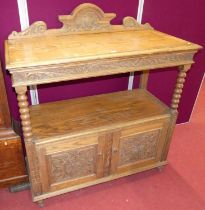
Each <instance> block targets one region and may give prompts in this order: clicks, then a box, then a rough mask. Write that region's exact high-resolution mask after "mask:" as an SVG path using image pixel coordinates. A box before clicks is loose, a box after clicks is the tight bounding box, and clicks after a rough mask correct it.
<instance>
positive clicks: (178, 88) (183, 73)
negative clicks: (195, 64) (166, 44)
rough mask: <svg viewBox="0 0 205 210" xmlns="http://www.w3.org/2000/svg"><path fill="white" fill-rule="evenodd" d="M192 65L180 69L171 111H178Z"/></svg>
mask: <svg viewBox="0 0 205 210" xmlns="http://www.w3.org/2000/svg"><path fill="white" fill-rule="evenodd" d="M190 67H191V65H183V66H180V67H179V73H178V76H177V82H176V85H175V89H174V94H173V96H172V103H171V109H172V110H175V111H176V110H177V108H178V106H179V102H180V98H181V94H182V90H183V87H184V82H185V78H186V73H187V71H188V70H189V69H190Z"/></svg>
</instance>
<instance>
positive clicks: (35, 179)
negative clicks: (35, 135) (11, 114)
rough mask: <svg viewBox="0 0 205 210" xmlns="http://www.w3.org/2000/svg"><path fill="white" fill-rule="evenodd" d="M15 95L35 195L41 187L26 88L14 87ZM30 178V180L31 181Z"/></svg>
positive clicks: (39, 191)
mask: <svg viewBox="0 0 205 210" xmlns="http://www.w3.org/2000/svg"><path fill="white" fill-rule="evenodd" d="M15 90H16V93H17V100H18V106H19V112H20V118H21V125H22V130H23V136H24V141H25V146H26V151H27V158H28V160H29V161H28V162H29V165H28V167H29V173H30V182H31V188H32V189H33V190H32V191H33V192H34V194H35V195H38V194H40V193H41V191H42V189H41V185H40V175H39V173H36V171H39V170H38V167H39V166H38V160H37V155H36V153H35V152H34V151H35V150H34V148H33V147H34V143H33V142H32V128H31V121H30V114H29V104H28V100H27V95H26V92H27V87H24V86H22V87H16V88H15ZM31 177H32V179H31Z"/></svg>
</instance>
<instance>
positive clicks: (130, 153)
mask: <svg viewBox="0 0 205 210" xmlns="http://www.w3.org/2000/svg"><path fill="white" fill-rule="evenodd" d="M167 128H168V122H167V121H166V120H164V121H163V120H160V121H159V120H158V121H155V122H150V123H146V124H139V125H136V126H129V127H126V128H123V129H122V130H121V133H120V137H119V140H118V141H119V143H115V145H114V144H113V154H112V156H113V158H112V159H113V160H112V166H111V169H112V173H124V172H128V171H132V170H135V169H138V168H140V167H145V166H147V165H153V164H156V163H158V162H160V158H161V154H162V150H163V146H164V144H165V141H166V133H167Z"/></svg>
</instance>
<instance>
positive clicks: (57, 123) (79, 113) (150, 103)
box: [30, 89, 169, 141]
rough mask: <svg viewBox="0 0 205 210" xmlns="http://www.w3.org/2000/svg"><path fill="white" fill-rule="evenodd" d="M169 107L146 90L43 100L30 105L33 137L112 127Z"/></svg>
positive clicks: (156, 114) (161, 112) (165, 111)
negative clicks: (61, 99) (55, 100)
mask: <svg viewBox="0 0 205 210" xmlns="http://www.w3.org/2000/svg"><path fill="white" fill-rule="evenodd" d="M167 114H169V108H168V107H167V106H165V105H164V104H162V102H159V100H158V99H156V98H155V97H154V96H152V95H151V94H150V93H148V91H146V90H141V89H139V90H133V91H120V92H115V93H109V94H102V95H96V96H89V97H83V98H78V99H71V100H65V101H58V102H52V103H45V104H40V105H35V106H31V107H30V116H31V125H32V132H33V138H34V139H35V140H39V141H41V140H43V141H44V140H45V138H46V139H49V137H50V138H51V139H52V138H54V137H59V136H66V137H70V136H72V135H79V134H83V133H84V134H85V133H92V132H98V131H102V130H103V129H104V130H105V129H115V128H117V127H119V126H126V125H128V124H129V123H133V122H140V121H141V122H142V121H143V120H151V119H156V118H157V117H158V118H162V117H165V115H167Z"/></svg>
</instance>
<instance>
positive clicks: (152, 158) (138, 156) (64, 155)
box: [36, 118, 169, 193]
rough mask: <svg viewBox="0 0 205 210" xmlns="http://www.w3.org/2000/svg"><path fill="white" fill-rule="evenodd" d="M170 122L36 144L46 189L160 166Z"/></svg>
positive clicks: (55, 188)
mask: <svg viewBox="0 0 205 210" xmlns="http://www.w3.org/2000/svg"><path fill="white" fill-rule="evenodd" d="M168 125H169V119H168V118H166V119H161V120H155V121H151V122H146V123H140V124H132V125H129V126H125V127H120V128H118V129H115V130H111V131H106V132H103V131H101V132H98V133H95V134H84V135H81V136H78V137H77V136H76V137H69V138H64V139H56V140H55V141H54V140H52V142H49V141H48V142H41V143H39V144H36V152H37V156H38V157H39V159H38V161H39V166H40V168H39V172H40V179H41V184H42V192H43V193H48V192H53V191H57V190H62V189H68V188H72V187H74V186H78V185H80V186H81V187H80V188H82V187H83V186H88V185H92V183H93V184H97V183H98V182H99V183H100V182H103V180H104V181H108V180H111V179H114V178H115V177H119V176H124V175H129V174H133V173H135V172H137V171H140V170H143V167H149V166H154V165H156V164H157V163H159V162H160V161H161V155H162V152H163V149H164V147H165V146H166V144H165V143H166V135H167V130H168ZM100 180H102V181H100ZM86 183H89V184H86ZM73 189H74V188H73Z"/></svg>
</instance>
